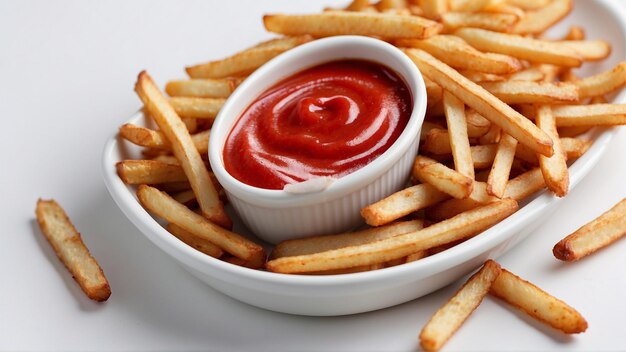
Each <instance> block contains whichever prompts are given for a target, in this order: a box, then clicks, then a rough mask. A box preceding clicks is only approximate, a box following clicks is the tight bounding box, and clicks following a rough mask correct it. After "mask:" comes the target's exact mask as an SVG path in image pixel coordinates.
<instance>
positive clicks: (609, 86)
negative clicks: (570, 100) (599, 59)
mask: <svg viewBox="0 0 626 352" xmlns="http://www.w3.org/2000/svg"><path fill="white" fill-rule="evenodd" d="M576 85H577V86H578V88H579V89H580V97H581V98H586V97H595V96H600V95H605V94H607V93H610V92H612V91H614V90H617V89H619V88H621V87H623V86H624V85H626V61H624V62H621V63H619V64H618V65H617V66H615V67H614V68H613V69H612V70H610V71H606V72H602V73H599V74H597V75H594V76H591V77H587V78H583V79H581V80H579V81H577V82H576Z"/></svg>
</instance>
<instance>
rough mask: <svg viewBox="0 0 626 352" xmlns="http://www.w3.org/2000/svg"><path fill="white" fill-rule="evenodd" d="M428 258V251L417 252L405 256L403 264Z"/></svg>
mask: <svg viewBox="0 0 626 352" xmlns="http://www.w3.org/2000/svg"><path fill="white" fill-rule="evenodd" d="M427 256H428V251H419V252H415V253H412V254H409V255H407V256H406V259H405V260H404V262H405V263H411V262H414V261H417V260H420V259H422V258H426V257H427Z"/></svg>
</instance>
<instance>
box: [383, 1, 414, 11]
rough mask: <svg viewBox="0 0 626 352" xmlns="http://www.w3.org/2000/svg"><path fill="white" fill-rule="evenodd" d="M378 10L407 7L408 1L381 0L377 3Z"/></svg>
mask: <svg viewBox="0 0 626 352" xmlns="http://www.w3.org/2000/svg"><path fill="white" fill-rule="evenodd" d="M376 6H377V7H378V11H381V12H382V11H386V10H399V9H406V7H407V2H406V1H405V0H380V1H379V2H378V4H377V5H376Z"/></svg>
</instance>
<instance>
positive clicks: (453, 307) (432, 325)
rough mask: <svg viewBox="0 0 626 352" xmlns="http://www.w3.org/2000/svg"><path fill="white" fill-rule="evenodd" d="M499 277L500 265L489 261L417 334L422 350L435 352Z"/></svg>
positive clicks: (471, 311)
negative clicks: (418, 334)
mask: <svg viewBox="0 0 626 352" xmlns="http://www.w3.org/2000/svg"><path fill="white" fill-rule="evenodd" d="M499 274H500V265H499V264H498V263H496V262H494V261H493V260H488V261H486V262H485V264H484V265H483V267H482V268H481V269H480V270H479V271H478V272H476V273H475V274H474V275H472V277H470V278H469V279H468V280H467V282H466V283H465V284H464V285H463V287H461V289H459V290H458V291H457V293H456V294H455V295H454V297H452V298H450V300H449V301H448V302H446V304H444V305H443V306H442V307H441V308H439V310H437V312H436V313H435V314H434V315H433V316H432V318H430V320H429V321H428V323H427V324H426V326H424V328H423V329H422V332H421V333H420V345H421V346H422V348H423V349H424V350H426V351H438V350H439V349H440V348H441V347H442V346H443V345H444V344H445V343H446V342H447V341H448V339H450V337H451V336H452V335H453V334H454V333H455V332H456V331H457V330H458V329H459V327H461V325H462V324H463V322H465V320H466V319H467V318H468V317H469V316H470V314H472V313H473V312H474V310H476V308H478V306H479V305H480V303H481V302H482V301H483V298H485V296H486V295H487V294H488V293H489V288H490V287H491V285H492V284H493V282H494V281H495V280H496V278H497V277H498V275H499Z"/></svg>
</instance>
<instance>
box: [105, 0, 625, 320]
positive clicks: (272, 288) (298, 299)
mask: <svg viewBox="0 0 626 352" xmlns="http://www.w3.org/2000/svg"><path fill="white" fill-rule="evenodd" d="M622 16H623V15H622ZM592 18H594V19H596V20H593V21H592V20H591V19H592ZM622 18H623V17H622ZM600 21H602V22H600ZM622 21H623V20H621V19H620V9H619V8H617V7H616V6H614V5H613V4H611V2H609V1H606V2H605V1H577V2H576V4H575V8H574V11H573V13H572V14H570V16H568V18H566V19H565V20H564V21H562V22H561V23H560V24H559V25H558V26H557V27H556V28H554V29H553V30H551V33H553V34H554V36H555V37H558V35H560V34H563V33H565V31H566V29H567V27H568V25H570V24H577V25H583V26H584V27H585V29H586V31H587V34H588V38H590V39H595V38H604V39H606V40H609V41H610V42H611V44H612V46H613V53H612V55H611V56H610V57H609V59H608V60H606V61H604V62H602V63H599V64H587V66H588V67H586V68H585V69H584V70H583V71H582V73H581V74H582V75H588V74H591V73H593V72H599V71H602V70H606V69H609V68H610V67H612V66H614V65H615V64H617V63H618V62H619V61H622V60H624V58H625V57H626V55H625V51H626V28H625V26H624V23H623V22H622ZM600 23H603V25H599V24H600ZM612 101H613V102H620V103H624V102H626V91H624V90H622V92H621V93H620V94H619V95H616V96H615V97H613V99H612ZM128 122H129V123H134V124H137V125H150V124H149V123H148V121H146V119H145V118H144V116H143V114H141V113H137V114H136V115H134V116H133V117H132V118H131V119H130V120H129V121H128ZM614 135H615V129H612V130H611V129H609V130H599V129H597V130H595V131H592V132H590V137H591V138H594V139H595V142H594V144H593V146H592V147H591V148H590V149H589V151H587V153H585V155H583V156H582V157H581V158H580V159H578V160H577V161H576V162H574V163H573V164H572V165H571V167H570V189H573V188H574V187H575V186H576V185H577V184H578V182H580V180H581V179H582V178H583V177H584V176H585V175H586V174H587V173H589V171H591V169H592V168H593V167H594V165H595V164H596V163H597V162H598V160H599V158H600V157H601V156H602V154H603V153H604V151H605V150H606V147H607V146H608V144H609V142H610V141H611V139H612V138H613V136H614ZM131 158H140V154H139V149H138V148H137V147H135V146H134V145H132V144H130V143H128V142H127V141H124V140H122V139H120V138H119V137H118V136H117V134H115V135H113V136H112V137H111V138H110V139H109V140H108V141H107V143H106V145H105V148H104V152H103V157H102V172H103V177H104V182H105V184H106V186H107V188H108V190H109V192H110V193H111V196H112V197H113V199H114V200H115V202H116V203H117V205H118V206H119V207H120V209H121V210H122V211H123V212H124V214H125V215H126V216H127V217H128V218H129V219H130V221H131V222H132V223H133V224H135V226H137V228H138V229H139V230H140V231H141V232H142V233H143V234H144V235H145V236H146V237H148V238H149V239H150V240H151V241H152V242H153V243H154V244H156V245H157V246H158V247H159V248H161V249H162V250H163V251H164V252H165V253H167V254H168V255H170V256H171V257H172V258H174V259H176V260H177V261H178V262H179V263H180V264H181V265H182V266H183V267H184V268H186V269H187V270H188V271H189V272H191V273H192V274H193V275H195V276H196V277H198V278H199V279H200V280H202V281H203V282H205V283H206V284H208V285H210V286H211V287H213V288H215V289H217V290H219V291H221V292H223V293H225V294H227V295H229V296H231V297H233V298H235V299H238V300H240V301H243V302H246V303H248V304H251V305H254V306H258V307H261V308H265V309H270V310H274V311H278V312H285V313H291V314H302V315H316V316H328V315H345V314H353V313H361V312H367V311H372V310H376V309H381V308H386V307H389V306H393V305H396V304H400V303H404V302H407V301H410V300H413V299H416V298H418V297H421V296H423V295H426V294H428V293H430V292H433V291H435V290H437V289H439V288H441V287H443V286H446V285H448V284H450V283H452V282H453V281H455V280H457V279H458V278H460V277H461V276H463V275H465V274H467V273H469V272H470V271H472V270H474V269H475V268H476V267H478V266H479V265H481V264H482V263H483V262H484V261H485V260H486V259H487V258H497V257H499V256H500V255H502V254H503V253H505V252H506V251H507V250H509V249H510V248H512V247H513V246H515V245H516V244H517V243H519V242H520V241H521V240H522V239H524V238H525V237H526V236H528V235H529V234H530V233H532V232H533V230H534V229H535V228H536V227H537V226H539V225H540V224H541V223H542V222H543V221H544V220H545V219H546V218H547V217H548V216H549V215H550V214H551V213H552V211H554V210H555V209H556V206H557V205H558V204H560V203H561V202H562V201H563V199H559V198H556V197H554V196H553V195H552V194H550V193H549V192H546V191H542V192H539V193H538V194H537V195H535V196H534V197H531V199H530V200H529V201H526V202H525V204H523V206H522V207H521V209H520V210H519V211H518V212H516V213H515V214H513V215H512V216H510V217H509V218H507V219H505V220H503V221H502V222H500V223H499V224H497V225H495V226H494V227H492V228H490V229H489V230H487V231H485V232H483V233H482V234H480V235H478V236H476V237H474V238H472V239H469V240H467V241H465V242H463V243H461V244H459V245H457V246H455V247H453V248H451V249H448V250H446V251H443V252H441V253H438V254H436V255H433V256H430V257H427V258H424V259H421V260H419V261H416V262H412V263H408V264H404V265H399V266H395V267H391V268H386V269H381V270H376V271H372V272H364V273H355V274H346V275H330V276H304V275H283V274H275V273H270V272H264V271H257V270H251V269H247V268H242V267H238V266H235V265H231V264H228V263H225V262H222V261H220V260H217V259H214V258H211V257H209V256H207V255H204V254H203V253H200V252H198V251H196V250H195V249H193V248H191V247H189V246H187V245H186V244H184V243H183V242H181V241H179V240H178V239H177V238H176V237H174V236H172V235H171V234H169V233H168V232H167V231H166V230H165V229H164V228H163V227H162V226H161V225H160V224H159V222H157V220H155V219H154V218H152V217H151V216H150V214H148V212H146V211H145V210H144V209H143V208H142V207H141V205H140V204H139V202H138V201H137V199H136V197H135V190H134V188H133V187H129V186H126V185H125V184H124V183H123V182H122V181H121V180H120V179H119V178H118V177H117V174H116V171H115V163H116V162H118V161H120V160H124V159H131ZM231 215H232V216H233V220H234V222H235V231H237V232H240V233H244V234H245V233H247V230H246V229H245V228H243V226H242V225H241V223H240V221H238V219H237V217H236V215H235V214H232V213H231Z"/></svg>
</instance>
